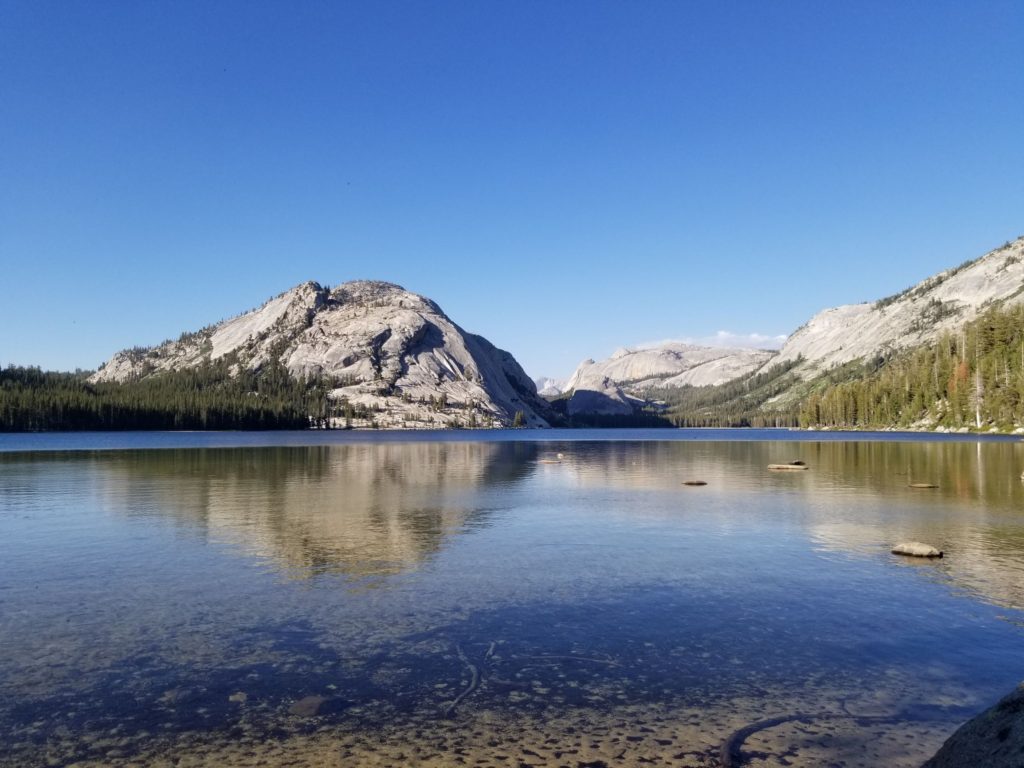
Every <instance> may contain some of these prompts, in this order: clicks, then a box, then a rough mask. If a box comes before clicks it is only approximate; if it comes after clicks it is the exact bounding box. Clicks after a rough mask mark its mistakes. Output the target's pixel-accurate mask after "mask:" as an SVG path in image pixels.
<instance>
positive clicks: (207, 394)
mask: <svg viewBox="0 0 1024 768" xmlns="http://www.w3.org/2000/svg"><path fill="white" fill-rule="evenodd" d="M229 368H230V361H229V360H227V359H225V360H223V361H220V362H218V363H216V364H210V365H204V366H201V367H198V368H192V369H187V370H182V371H174V372H167V373H163V374H160V375H158V376H153V377H149V378H144V379H139V380H136V381H128V382H124V383H115V382H100V383H90V382H88V381H87V380H86V374H82V373H53V372H44V371H41V370H39V369H38V368H16V367H13V366H11V367H8V368H6V369H3V370H0V430H2V431H8V432H11V431H14V432H27V431H33V432H34V431H44V430H104V429H305V428H307V427H309V426H317V425H322V424H324V423H325V420H326V418H327V416H328V415H329V409H330V408H331V407H332V405H333V407H334V409H335V410H338V409H343V408H344V407H345V406H344V405H342V404H329V401H328V399H327V392H328V389H327V387H325V386H324V384H323V383H322V382H319V381H313V380H305V379H296V378H294V377H292V376H290V375H289V374H288V371H287V370H286V369H285V368H284V367H283V366H281V365H273V364H271V365H267V366H265V368H264V370H261V371H260V373H259V375H255V374H253V373H251V372H248V371H243V372H241V373H240V374H239V375H237V376H231V375H229ZM334 415H342V414H334ZM350 415H353V414H350Z"/></svg>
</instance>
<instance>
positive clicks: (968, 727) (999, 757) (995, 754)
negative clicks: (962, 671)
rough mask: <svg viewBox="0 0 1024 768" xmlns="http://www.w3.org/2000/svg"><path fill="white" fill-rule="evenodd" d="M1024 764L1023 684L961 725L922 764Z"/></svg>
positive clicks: (945, 767) (1004, 767) (1012, 767)
mask: <svg viewBox="0 0 1024 768" xmlns="http://www.w3.org/2000/svg"><path fill="white" fill-rule="evenodd" d="M1022 765H1024V684H1021V685H1019V686H1017V689H1016V690H1015V691H1014V692H1013V693H1011V694H1010V695H1009V696H1007V697H1006V698H1004V699H1003V700H1002V701H1000V702H999V703H998V704H996V705H995V706H993V707H991V708H990V709H987V710H985V711H984V712H982V713H981V714H980V715H978V716H977V717H975V718H974V719H972V720H969V721H968V722H966V723H965V724H964V725H962V726H960V728H958V729H957V731H956V732H955V733H954V734H953V735H952V736H950V737H949V738H948V739H947V740H946V743H945V744H943V745H942V747H941V749H939V751H938V752H936V753H935V756H934V757H933V758H932V759H931V760H929V761H928V762H926V763H925V764H924V765H923V766H922V767H921V768H961V766H985V768H1020V766H1022Z"/></svg>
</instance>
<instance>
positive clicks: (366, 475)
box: [98, 443, 536, 578]
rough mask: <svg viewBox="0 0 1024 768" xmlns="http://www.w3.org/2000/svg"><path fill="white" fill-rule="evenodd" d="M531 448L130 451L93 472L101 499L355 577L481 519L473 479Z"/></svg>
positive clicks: (493, 482) (514, 461)
mask: <svg viewBox="0 0 1024 768" xmlns="http://www.w3.org/2000/svg"><path fill="white" fill-rule="evenodd" d="M535 454H536V449H535V446H533V445H531V444H516V443H454V444H440V443H418V444H417V443H414V444H404V445H403V444H391V445H347V446H333V447H325V446H320V447H308V448H268V449H255V450H253V449H225V450H202V451H187V450H172V451H140V452H134V453H127V454H124V455H122V456H120V457H119V458H118V459H117V460H116V461H112V462H108V467H107V468H108V471H106V472H104V474H103V479H104V482H105V483H106V486H107V487H106V497H107V501H108V503H109V505H110V506H111V508H114V509H117V510H118V511H120V512H122V513H123V514H126V515H130V516H138V515H144V516H145V515H152V514H154V513H157V514H169V515H173V516H174V517H175V518H178V519H179V520H180V521H181V522H182V523H183V524H186V525H189V526H194V527H198V528H201V529H202V530H203V531H205V532H206V534H207V535H208V536H209V537H210V538H211V539H212V540H215V541H222V542H229V543H232V544H236V545H239V546H241V547H242V548H244V549H245V550H246V551H247V552H248V553H250V554H252V555H254V556H256V557H260V558H264V559H267V560H270V561H273V562H274V563H275V564H276V565H277V566H278V567H280V568H281V569H283V570H286V571H287V572H288V575H289V576H290V577H293V578H307V577H310V576H315V575H318V574H326V573H336V574H346V575H350V576H356V577H365V576H380V575H388V574H397V573H401V572H402V571H405V570H407V569H409V568H414V567H416V566H417V565H419V564H421V563H422V562H423V561H424V560H425V559H426V558H428V557H430V556H431V555H433V554H435V553H437V552H438V551H439V550H440V549H441V548H442V546H443V545H444V542H445V539H446V538H448V537H449V536H452V535H454V534H456V533H458V532H460V531H463V530H466V529H469V528H473V527H479V526H482V525H486V524H487V520H488V518H489V516H490V515H491V514H493V513H494V512H495V511H496V508H495V507H488V506H481V504H482V502H484V499H482V497H481V495H480V494H479V493H478V492H477V491H478V489H480V488H484V487H486V488H489V489H491V490H499V491H500V490H501V489H502V488H504V487H506V486H508V485H510V484H514V483H516V482H518V481H520V480H522V479H523V478H525V477H527V476H528V475H529V474H530V473H531V472H532V471H533V469H534V468H535ZM104 458H106V457H104ZM104 458H101V459H98V460H99V461H103V460H104ZM140 499H145V500H146V502H145V503H140Z"/></svg>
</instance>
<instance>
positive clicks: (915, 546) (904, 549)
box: [892, 541, 942, 557]
mask: <svg viewBox="0 0 1024 768" xmlns="http://www.w3.org/2000/svg"><path fill="white" fill-rule="evenodd" d="M892 553H893V554H894V555H909V556H910V557H942V550H941V549H936V548H935V547H933V546H932V545H931V544H923V543H921V542H920V541H904V542H903V543H901V544H897V545H896V546H895V547H893V548H892Z"/></svg>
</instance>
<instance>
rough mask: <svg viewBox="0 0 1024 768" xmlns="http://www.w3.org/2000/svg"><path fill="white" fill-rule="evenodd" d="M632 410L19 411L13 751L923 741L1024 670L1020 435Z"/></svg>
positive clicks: (2, 468) (625, 752)
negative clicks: (313, 422) (216, 431)
mask: <svg viewBox="0 0 1024 768" xmlns="http://www.w3.org/2000/svg"><path fill="white" fill-rule="evenodd" d="M571 434H575V435H576V436H581V437H587V438H595V437H598V438H599V437H601V436H607V435H608V434H610V433H608V432H604V433H571ZM611 434H615V435H616V436H617V437H628V438H630V439H619V440H615V441H609V440H599V439H590V440H583V441H570V440H563V439H561V438H562V437H563V435H561V434H555V435H553V436H552V433H545V434H544V435H543V437H544V438H545V439H543V440H540V441H537V440H509V439H507V435H499V436H495V437H496V438H497V439H494V440H488V437H489V435H488V434H487V433H473V434H470V435H469V436H468V437H469V438H471V439H468V440H467V439H461V440H460V439H455V440H452V439H451V436H450V435H445V436H444V437H445V439H444V440H443V441H442V440H433V439H424V436H422V435H420V436H410V437H406V438H405V439H399V438H395V437H392V436H386V437H383V438H382V439H369V438H367V437H366V436H363V435H358V436H353V435H349V436H338V435H331V436H329V437H327V438H324V437H321V436H314V437H313V438H312V440H310V438H309V437H308V436H307V437H305V438H302V437H295V436H279V437H278V439H279V441H282V442H286V443H287V442H293V443H299V444H292V445H283V446H272V445H266V444H264V443H266V442H272V441H273V440H274V437H273V436H251V435H234V436H230V435H229V436H228V439H234V440H235V441H236V442H235V443H229V444H231V445H236V446H237V445H239V443H241V444H242V445H243V447H209V442H208V441H209V440H210V439H211V438H210V437H209V436H207V435H202V434H196V435H193V436H192V438H191V441H190V440H189V439H188V438H187V437H186V436H182V435H173V436H167V437H166V438H161V436H159V435H146V436H144V437H143V438H140V439H142V440H143V442H141V444H140V447H136V448H133V449H131V450H82V449H85V448H88V447H89V445H90V443H89V442H88V437H87V436H86V437H82V436H75V437H74V438H72V442H71V443H68V442H66V441H63V442H62V439H63V438H62V436H46V437H48V438H49V442H47V440H46V439H43V440H42V441H41V442H36V443H33V445H32V446H31V447H32V448H34V449H36V450H32V451H25V450H24V448H25V445H24V443H23V442H17V440H23V438H17V439H16V438H14V437H0V648H2V649H3V653H2V654H0V745H2V747H3V749H2V751H0V764H3V765H12V766H34V765H47V764H53V765H68V764H72V763H75V762H76V761H77V762H80V763H82V764H88V765H130V764H138V765H161V764H166V765H171V764H176V765H211V766H212V765H228V764H236V765H257V764H260V765H268V764H270V765H274V764H281V765H283V764H295V765H346V766H350V765H397V764H424V765H427V764H434V765H453V764H465V765H481V766H483V765H514V766H520V765H524V764H526V765H569V766H573V768H576V767H577V766H588V765H589V766H597V765H600V764H602V763H603V764H606V765H622V764H627V765H639V764H645V765H647V764H654V765H657V764H666V765H668V764H671V765H722V764H731V765H850V766H852V765H893V766H900V765H906V766H911V765H919V764H920V763H921V762H922V761H923V760H924V759H925V758H927V757H928V756H929V755H930V754H931V753H932V752H934V751H935V749H937V748H938V746H939V745H940V744H941V742H942V740H943V739H944V738H945V737H946V736H948V734H949V733H951V732H952V730H954V729H955V727H956V726H957V724H959V723H960V722H962V721H963V720H964V719H966V718H967V717H968V716H970V715H971V714H973V713H974V712H977V711H979V710H980V709H983V708H984V707H985V706H987V705H988V704H990V703H991V702H992V701H993V700H995V699H996V698H998V697H999V696H1000V695H1001V694H1002V693H1005V692H1006V691H1007V690H1009V689H1010V688H1011V687H1012V686H1014V685H1015V684H1016V683H1018V682H1019V681H1020V680H1021V679H1022V678H1024V652H1022V651H1024V483H1022V482H1021V480H1020V473H1021V470H1022V469H1024V444H1022V443H1020V442H1019V441H981V442H978V441H964V440H948V439H946V440H920V439H915V440H912V441H909V442H908V441H886V440H872V441H851V440H849V439H846V438H848V437H849V436H846V438H844V439H837V438H836V437H835V436H833V435H830V436H828V438H827V439H826V440H819V439H806V438H807V436H806V435H800V437H801V438H804V439H802V440H799V441H795V440H791V439H789V438H791V437H793V435H791V434H790V433H778V432H769V433H729V438H730V439H729V440H728V441H725V440H721V439H718V438H719V437H720V436H719V434H718V433H715V432H711V431H709V432H701V433H692V432H684V433H679V432H675V431H672V432H668V431H656V432H650V433H636V432H630V433H611ZM694 434H696V435H697V438H698V439H693V436H694ZM737 434H743V435H745V436H746V437H747V439H744V440H737V439H735V437H736V436H737ZM681 435H686V436H687V439H683V440H678V439H676V440H665V439H659V438H665V437H672V438H677V437H679V436H681ZM780 437H782V438H787V439H785V440H782V439H778V438H780ZM819 437H820V436H819ZM480 438H483V440H481V439H480ZM708 438H715V439H708ZM750 438H768V439H750ZM34 439H36V438H34ZM112 439H113V440H114V441H115V442H114V443H111V442H110V441H111V440H112ZM118 439H120V440H124V439H126V438H125V437H124V436H113V437H112V436H97V437H96V438H95V442H94V443H93V444H94V445H95V446H97V447H99V446H104V447H105V446H110V445H114V446H118V445H123V443H117V442H116V441H117V440H118ZM127 439H129V440H131V439H134V438H127ZM216 439H218V440H220V439H224V436H219V437H217V438H216ZM162 440H163V442H161V441H162ZM82 441H84V442H82ZM246 442H249V443H250V444H249V445H244V444H245V443H246ZM302 442H321V443H322V444H314V445H303V444H301V443H302ZM189 445H199V446H204V445H205V446H207V447H188V446H189ZM141 446H145V447H141ZM161 446H166V447H164V448H163V449H159V448H160V447H161ZM41 448H42V449H46V448H51V449H69V448H72V449H76V450H49V451H45V450H39V449H41ZM5 449H6V452H5ZM559 454H562V458H561V459H559V458H558V455H559ZM794 459H802V460H804V461H806V462H807V463H808V464H809V465H810V469H809V470H808V471H798V472H787V473H774V472H769V471H767V469H766V467H767V465H768V464H769V463H773V462H787V461H791V460H794ZM549 462H557V463H549ZM688 479H699V480H704V481H706V482H707V483H708V484H707V485H706V486H703V487H688V486H684V485H682V482H683V481H684V480H688ZM911 482H929V483H934V484H937V485H938V486H939V487H938V488H935V489H913V488H910V487H908V486H909V484H910V483H911ZM907 539H920V540H923V541H927V542H929V543H932V544H934V545H936V546H938V547H939V548H941V549H944V550H945V551H946V553H947V555H946V557H945V558H943V559H942V560H941V561H931V562H924V561H917V560H907V559H902V558H896V557H894V556H892V555H890V554H889V551H888V550H889V547H890V546H891V545H892V544H893V543H895V542H896V541H900V540H907ZM758 723H760V725H754V726H751V724H758ZM747 726H751V727H747ZM744 728H746V730H745V731H744V730H743V729H744ZM737 734H738V735H737ZM730 739H731V741H730ZM723 745H724V748H723Z"/></svg>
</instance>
